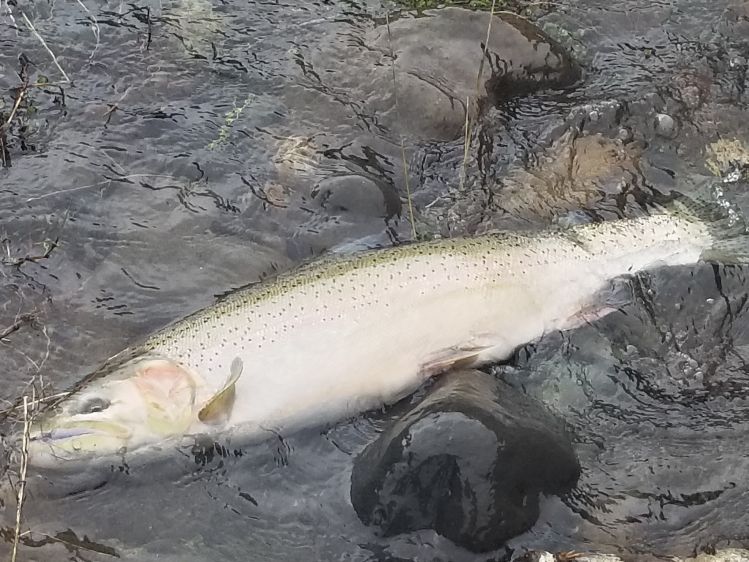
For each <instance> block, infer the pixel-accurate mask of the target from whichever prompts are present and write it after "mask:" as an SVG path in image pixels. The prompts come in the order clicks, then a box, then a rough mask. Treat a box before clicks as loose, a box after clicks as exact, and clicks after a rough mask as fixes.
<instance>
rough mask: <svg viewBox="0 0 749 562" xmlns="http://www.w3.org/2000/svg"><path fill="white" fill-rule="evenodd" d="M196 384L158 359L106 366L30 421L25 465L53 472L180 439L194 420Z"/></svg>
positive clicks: (184, 370)
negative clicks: (72, 463) (63, 463)
mask: <svg viewBox="0 0 749 562" xmlns="http://www.w3.org/2000/svg"><path fill="white" fill-rule="evenodd" d="M102 371H103V372H102ZM197 384H198V383H197V378H196V375H195V374H194V373H192V372H191V371H190V370H189V369H187V368H186V367H184V366H182V365H180V364H179V363H178V362H176V361H173V360H170V359H168V358H165V357H160V356H139V357H135V358H133V359H129V360H126V361H122V362H119V363H118V364H115V365H114V366H112V365H109V366H105V367H104V368H103V369H102V370H100V371H97V372H96V373H94V374H93V375H91V376H89V377H87V378H86V379H84V381H83V382H82V383H81V384H80V385H79V386H78V388H77V389H75V390H74V391H73V392H72V393H71V394H70V395H69V396H67V397H66V398H65V399H63V400H62V401H61V402H59V403H58V404H56V405H55V406H53V407H51V408H50V409H49V410H48V411H45V412H43V413H42V414H41V415H40V417H39V419H37V420H36V421H35V422H34V424H33V425H32V427H31V430H30V435H29V459H30V462H31V464H34V465H36V466H43V467H44V466H46V467H58V466H60V463H61V461H78V460H81V461H85V460H87V459H92V458H95V457H105V456H112V455H121V454H124V453H125V452H129V451H133V450H135V449H137V448H139V447H142V446H144V445H149V444H157V443H159V442H162V441H165V440H167V439H170V438H173V437H179V436H182V435H184V434H185V433H186V432H187V431H188V429H189V427H190V425H191V424H192V423H193V421H194V420H195V419H196V418H197V411H196V408H197V406H196V404H195V395H196V387H197Z"/></svg>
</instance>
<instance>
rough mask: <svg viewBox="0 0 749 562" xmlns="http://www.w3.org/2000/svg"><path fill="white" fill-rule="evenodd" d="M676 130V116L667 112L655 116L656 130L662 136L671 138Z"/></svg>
mask: <svg viewBox="0 0 749 562" xmlns="http://www.w3.org/2000/svg"><path fill="white" fill-rule="evenodd" d="M675 131H676V123H675V122H674V118H673V117H671V116H670V115H667V114H665V113H658V114H657V115H656V116H655V132H656V133H657V134H659V135H660V136H662V137H666V138H671V137H673V136H674V132H675Z"/></svg>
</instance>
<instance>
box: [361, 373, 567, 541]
mask: <svg viewBox="0 0 749 562" xmlns="http://www.w3.org/2000/svg"><path fill="white" fill-rule="evenodd" d="M579 472H580V467H579V464H578V462H577V458H576V457H575V454H574V452H573V450H572V446H571V444H570V441H569V438H568V436H567V435H566V434H565V431H564V429H563V427H562V423H561V422H560V421H559V420H557V419H556V418H554V417H553V416H552V415H551V414H549V413H548V412H547V411H546V410H545V409H544V408H543V406H542V405H541V404H540V403H538V402H536V401H534V400H532V399H530V398H529V397H527V396H525V395H524V394H522V393H520V392H518V391H517V390H515V389H513V388H512V387H510V386H509V385H507V384H505V383H503V382H501V381H498V380H496V379H495V378H494V377H492V376H490V375H487V374H485V373H481V372H479V371H460V372H453V373H448V374H446V375H444V376H443V378H442V379H441V380H440V381H439V382H438V383H437V384H436V385H435V386H434V387H433V388H432V389H431V391H430V393H429V394H428V396H427V397H426V398H425V399H424V400H423V401H422V402H421V403H420V404H419V405H418V406H416V407H415V408H413V409H412V410H411V411H410V412H409V413H408V414H406V415H405V416H403V417H402V418H400V419H399V420H398V421H396V422H395V423H393V424H392V426H391V427H389V428H388V429H387V430H385V431H384V432H383V433H382V435H381V436H380V437H379V438H378V440H377V441H375V442H374V443H372V444H371V445H369V446H368V447H367V448H366V449H365V450H364V451H363V452H362V453H361V454H360V455H359V456H358V458H357V459H356V461H355V463H354V470H353V474H352V477H351V501H352V503H353V506H354V508H355V510H356V512H357V514H358V515H359V518H360V519H361V520H362V522H364V523H365V524H366V525H372V526H375V527H378V528H379V534H381V535H382V536H386V537H387V536H393V535H397V534H400V533H408V532H411V531H416V530H419V529H433V530H434V531H436V532H437V533H438V534H440V535H442V536H444V537H446V538H448V539H450V540H452V541H453V542H454V543H456V544H458V545H461V546H463V547H464V548H467V549H469V550H472V551H475V552H483V551H487V550H493V549H495V548H498V547H500V546H501V545H502V544H503V543H504V542H506V541H507V540H508V539H510V538H512V537H514V536H517V535H519V534H521V533H523V532H524V531H526V530H528V529H529V528H530V527H532V526H533V524H534V523H535V521H536V519H537V517H538V513H539V494H540V493H544V494H547V495H548V494H561V493H563V492H565V491H567V490H569V489H570V488H571V487H572V486H573V485H574V483H575V482H576V481H577V478H578V476H579Z"/></svg>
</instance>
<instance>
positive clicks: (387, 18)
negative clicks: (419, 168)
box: [385, 13, 417, 240]
mask: <svg viewBox="0 0 749 562" xmlns="http://www.w3.org/2000/svg"><path fill="white" fill-rule="evenodd" d="M385 23H386V25H387V30H388V48H389V49H390V67H391V69H392V71H393V101H394V104H395V114H396V116H397V117H398V121H400V118H401V115H400V107H399V106H398V84H397V82H396V73H395V52H394V51H393V36H392V34H391V33H390V14H389V13H386V14H385ZM398 134H399V136H400V145H401V161H402V163H403V178H404V183H405V186H406V200H407V201H408V220H409V221H410V222H411V236H412V237H413V239H414V240H416V237H417V234H416V222H415V221H414V208H413V202H412V200H411V184H410V182H409V180H408V162H407V161H406V147H405V144H404V140H403V133H402V132H400V131H399V133H398Z"/></svg>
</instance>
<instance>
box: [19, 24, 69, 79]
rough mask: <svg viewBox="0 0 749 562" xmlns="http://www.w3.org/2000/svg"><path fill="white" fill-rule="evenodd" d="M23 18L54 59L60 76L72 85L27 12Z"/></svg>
mask: <svg viewBox="0 0 749 562" xmlns="http://www.w3.org/2000/svg"><path fill="white" fill-rule="evenodd" d="M21 16H22V17H23V21H24V22H26V25H27V26H28V28H29V29H30V30H31V33H33V34H34V37H36V38H37V39H38V40H39V42H40V43H41V44H42V46H43V47H44V48H45V49H46V50H47V52H48V53H49V55H50V56H51V57H52V62H54V63H55V66H56V67H57V70H59V71H60V74H62V76H63V78H65V81H66V82H67V83H68V84H70V78H69V77H68V75H67V73H66V72H65V71H64V70H63V69H62V66H60V63H59V62H58V61H57V57H56V56H55V54H54V53H53V52H52V49H50V48H49V46H48V45H47V43H46V42H45V41H44V39H43V38H42V36H41V35H39V32H38V31H37V30H36V28H35V27H34V24H33V23H31V20H29V18H28V16H27V15H26V13H25V12H21Z"/></svg>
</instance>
